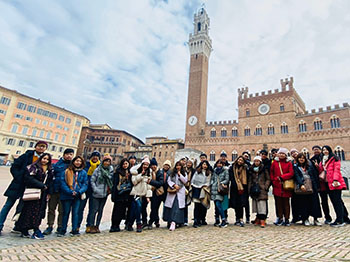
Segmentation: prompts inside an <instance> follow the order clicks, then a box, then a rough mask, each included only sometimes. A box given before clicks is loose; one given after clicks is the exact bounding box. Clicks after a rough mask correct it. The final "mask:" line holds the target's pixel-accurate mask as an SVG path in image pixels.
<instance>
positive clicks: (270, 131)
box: [267, 123, 275, 135]
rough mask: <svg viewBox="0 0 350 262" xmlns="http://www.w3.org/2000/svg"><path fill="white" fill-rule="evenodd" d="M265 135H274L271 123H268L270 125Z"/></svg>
mask: <svg viewBox="0 0 350 262" xmlns="http://www.w3.org/2000/svg"><path fill="white" fill-rule="evenodd" d="M267 134H268V135H274V134H275V127H274V126H273V124H272V123H270V124H269V125H268V126H267Z"/></svg>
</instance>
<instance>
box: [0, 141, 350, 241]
mask: <svg viewBox="0 0 350 262" xmlns="http://www.w3.org/2000/svg"><path fill="white" fill-rule="evenodd" d="M47 146H48V145H47V143H46V142H45V141H39V142H37V144H36V145H35V149H34V150H28V151H27V152H26V153H25V154H23V155H21V156H20V157H19V158H18V159H16V160H15V162H14V163H13V165H12V166H11V169H10V171H11V174H12V176H13V180H12V182H11V184H10V185H9V187H8V189H7V190H6V192H5V194H4V195H5V196H6V197H7V200H6V203H5V205H4V206H3V208H2V209H1V212H0V234H1V231H2V229H3V226H4V222H5V220H6V217H7V215H8V213H9V211H10V209H11V208H12V207H13V206H14V204H15V203H16V201H17V199H19V202H18V204H17V207H16V212H15V215H14V217H13V220H14V221H16V222H15V227H14V229H13V230H14V231H17V232H20V233H21V236H23V237H30V238H33V239H43V238H44V235H49V234H51V233H52V232H53V229H54V224H55V217H56V215H55V214H56V210H58V217H57V226H56V233H57V236H64V235H65V234H66V232H67V224H68V220H69V216H71V220H72V223H71V224H72V228H71V231H70V234H71V235H79V234H80V227H81V224H82V221H83V218H84V210H85V207H86V206H87V205H88V215H87V217H86V230H85V232H86V233H88V234H93V233H100V229H99V226H100V223H101V219H102V216H103V210H104V207H105V204H106V201H107V198H108V196H109V195H111V200H112V202H113V211H112V217H111V228H110V232H119V231H121V223H122V221H123V220H124V221H125V222H124V224H125V229H126V230H128V231H133V230H134V224H136V231H137V232H142V230H143V229H145V228H148V229H151V228H152V226H153V225H154V226H156V227H160V216H159V211H160V210H159V209H160V206H161V204H162V203H163V206H164V207H163V212H162V219H163V221H166V222H167V227H168V229H169V230H171V231H174V230H175V229H176V228H178V227H181V226H188V224H189V214H188V207H189V205H191V204H192V202H193V203H194V209H193V210H194V212H193V220H194V221H193V227H194V228H198V227H200V226H204V225H207V222H206V217H207V210H208V209H209V208H210V205H211V203H213V204H214V206H215V224H214V226H218V227H222V228H224V227H227V225H228V212H227V211H228V209H229V208H233V209H234V210H235V225H237V226H241V227H243V226H244V225H245V224H246V223H253V224H255V225H258V226H260V227H262V228H264V227H265V226H266V219H267V217H268V211H269V207H268V193H269V190H270V186H271V185H272V188H273V190H272V192H273V195H274V199H275V210H276V217H277V219H276V221H275V222H274V224H275V225H276V226H282V225H284V226H290V225H291V223H297V222H299V221H301V222H302V223H303V224H304V225H305V226H310V225H311V224H313V225H316V226H320V225H321V222H320V221H319V219H320V218H321V217H322V211H321V206H322V210H323V213H324V217H325V224H330V225H331V226H333V227H340V226H343V225H345V223H350V220H349V217H348V212H347V209H346V207H345V205H344V202H343V200H342V197H341V192H342V190H344V189H346V185H345V182H344V179H343V177H342V174H341V171H340V166H341V163H340V160H339V159H338V157H337V156H336V155H335V154H334V153H333V151H332V149H331V148H330V147H329V146H323V147H322V148H321V147H319V146H314V147H313V152H314V155H313V157H312V158H311V159H308V158H307V156H306V155H305V154H303V153H299V152H298V151H297V150H296V149H291V150H290V152H289V151H288V150H287V149H286V148H279V149H272V150H271V156H270V157H269V153H268V152H267V151H266V150H261V151H260V152H259V155H257V156H255V157H254V158H253V159H252V161H251V159H250V155H249V153H248V152H244V153H243V154H242V155H241V156H239V157H238V158H237V159H236V160H235V161H234V162H233V163H232V164H231V165H230V164H229V162H228V161H227V155H226V154H225V153H222V154H221V156H220V159H219V160H218V161H216V163H215V165H214V166H213V167H212V166H211V165H210V163H209V162H208V160H207V156H206V155H205V154H201V155H200V163H199V164H198V165H197V163H195V162H193V161H192V160H191V159H188V158H183V159H181V160H179V161H177V162H176V163H175V165H174V166H172V163H171V161H169V160H167V161H165V162H164V163H163V165H162V166H161V167H160V168H159V167H158V163H157V161H156V159H155V158H152V159H150V158H149V157H148V156H144V158H143V159H142V161H141V163H139V164H137V163H136V158H135V157H133V156H132V157H130V158H129V159H126V158H124V159H122V160H121V162H120V164H119V165H118V166H117V167H116V168H114V167H113V166H112V158H111V157H110V156H109V155H108V154H105V155H104V156H103V157H102V156H101V154H100V153H99V152H97V151H94V152H93V153H92V154H91V156H90V159H89V161H87V162H85V161H84V159H83V158H82V157H81V156H75V157H74V150H73V149H70V148H67V149H66V150H65V151H64V153H63V156H62V158H61V159H59V161H58V162H57V163H55V164H52V159H51V155H50V154H48V153H45V150H46V149H47ZM289 153H290V156H289ZM328 197H329V198H330V200H331V203H332V205H333V207H334V210H335V213H336V219H335V220H334V221H333V222H332V218H331V216H330V211H329V206H328ZM250 199H251V201H250ZM320 199H321V201H320ZM211 201H212V202H211ZM250 202H251V204H250ZM148 205H150V213H149V214H148V210H149V209H148V208H147V207H148ZM250 205H251V206H252V212H253V213H255V214H256V217H255V219H254V220H250ZM290 210H292V220H291V221H290ZM46 213H47V224H48V225H47V228H46V229H45V231H44V232H41V230H40V229H39V227H40V224H41V221H42V220H43V219H44V218H45V215H46ZM244 214H245V218H246V220H245V222H244ZM310 217H312V218H313V221H312V223H311V222H310V220H309V218H310ZM30 230H33V233H32V234H30V233H29V231H30Z"/></svg>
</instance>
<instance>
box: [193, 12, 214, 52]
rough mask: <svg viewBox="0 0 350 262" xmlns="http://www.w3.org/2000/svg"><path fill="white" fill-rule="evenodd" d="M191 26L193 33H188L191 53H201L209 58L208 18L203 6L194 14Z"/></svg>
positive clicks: (210, 48) (210, 47)
mask: <svg viewBox="0 0 350 262" xmlns="http://www.w3.org/2000/svg"><path fill="white" fill-rule="evenodd" d="M193 26H194V29H193V33H191V34H190V39H189V42H188V45H189V47H190V52H191V55H194V54H200V53H203V54H205V55H206V57H208V58H209V56H210V53H211V50H212V46H211V39H210V37H209V26H210V19H209V16H208V14H207V12H206V11H205V9H204V7H202V8H200V9H199V10H198V12H197V13H196V14H194V19H193Z"/></svg>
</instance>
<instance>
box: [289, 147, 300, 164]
mask: <svg viewBox="0 0 350 262" xmlns="http://www.w3.org/2000/svg"><path fill="white" fill-rule="evenodd" d="M298 154H299V151H298V150H297V149H295V148H292V149H291V150H290V155H291V157H292V164H293V165H294V164H296V161H297V156H298Z"/></svg>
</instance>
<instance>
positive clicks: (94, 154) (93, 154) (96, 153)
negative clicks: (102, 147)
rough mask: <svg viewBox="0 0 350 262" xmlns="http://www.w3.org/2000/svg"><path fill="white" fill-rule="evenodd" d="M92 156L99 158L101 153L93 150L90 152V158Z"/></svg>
mask: <svg viewBox="0 0 350 262" xmlns="http://www.w3.org/2000/svg"><path fill="white" fill-rule="evenodd" d="M94 156H97V157H98V158H100V157H101V154H100V152H98V151H94V152H92V153H91V156H90V158H92V157H94Z"/></svg>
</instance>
